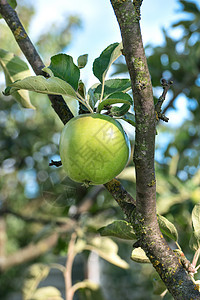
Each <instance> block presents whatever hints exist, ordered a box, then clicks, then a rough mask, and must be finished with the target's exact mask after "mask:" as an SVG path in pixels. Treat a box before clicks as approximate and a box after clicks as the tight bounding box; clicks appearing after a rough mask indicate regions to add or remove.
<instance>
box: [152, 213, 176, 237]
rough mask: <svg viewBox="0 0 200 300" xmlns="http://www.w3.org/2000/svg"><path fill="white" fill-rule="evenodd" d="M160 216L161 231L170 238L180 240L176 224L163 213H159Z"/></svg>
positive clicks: (158, 216)
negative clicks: (162, 214)
mask: <svg viewBox="0 0 200 300" xmlns="http://www.w3.org/2000/svg"><path fill="white" fill-rule="evenodd" d="M157 218H158V224H159V227H160V231H161V232H162V233H163V234H164V235H166V236H168V237H169V238H170V239H172V240H174V241H177V240H178V232H177V230H176V227H175V226H174V224H172V223H171V222H170V221H168V220H167V219H166V218H165V217H163V216H161V215H157Z"/></svg>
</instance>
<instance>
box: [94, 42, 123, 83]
mask: <svg viewBox="0 0 200 300" xmlns="http://www.w3.org/2000/svg"><path fill="white" fill-rule="evenodd" d="M122 48H123V47H122V43H114V44H111V45H110V46H108V47H107V48H106V49H105V50H104V51H103V52H102V53H101V55H100V56H99V57H98V58H96V59H95V61H94V63H93V73H94V75H95V76H96V77H97V78H98V79H99V80H100V82H103V81H104V80H105V76H106V74H107V72H108V69H109V67H110V66H111V64H112V63H113V62H114V61H115V60H116V59H117V58H118V57H119V56H120V55H121V54H122V52H121V51H122Z"/></svg>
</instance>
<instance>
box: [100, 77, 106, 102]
mask: <svg viewBox="0 0 200 300" xmlns="http://www.w3.org/2000/svg"><path fill="white" fill-rule="evenodd" d="M104 88H105V79H103V81H102V88H101V96H100V99H99V103H101V102H102V100H103V94H104Z"/></svg>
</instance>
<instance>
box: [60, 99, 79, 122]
mask: <svg viewBox="0 0 200 300" xmlns="http://www.w3.org/2000/svg"><path fill="white" fill-rule="evenodd" d="M63 99H64V100H65V102H66V103H67V106H68V107H69V109H70V110H71V112H72V114H73V116H74V117H77V116H78V112H79V102H78V100H75V99H74V98H73V97H69V96H65V95H63Z"/></svg>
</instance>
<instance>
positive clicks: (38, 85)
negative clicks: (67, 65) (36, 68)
mask: <svg viewBox="0 0 200 300" xmlns="http://www.w3.org/2000/svg"><path fill="white" fill-rule="evenodd" d="M18 89H24V90H29V91H33V92H37V93H42V94H52V95H67V96H69V97H71V98H74V99H76V100H77V97H76V92H75V91H74V89H73V88H72V87H71V85H69V84H68V83H67V82H66V81H64V80H62V79H60V78H58V77H50V78H45V77H43V76H41V75H40V76H30V77H26V78H24V79H23V80H20V81H17V82H15V83H13V84H11V90H10V93H11V94H12V93H13V92H15V91H16V90H18Z"/></svg>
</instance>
